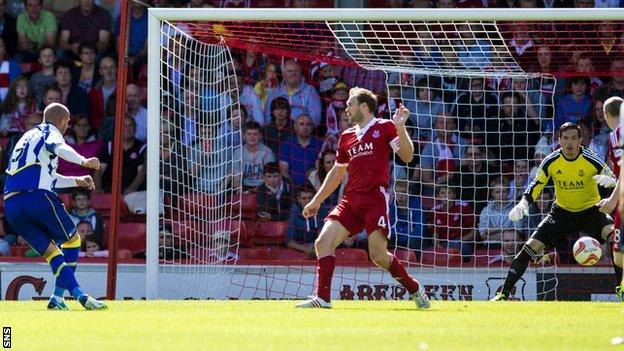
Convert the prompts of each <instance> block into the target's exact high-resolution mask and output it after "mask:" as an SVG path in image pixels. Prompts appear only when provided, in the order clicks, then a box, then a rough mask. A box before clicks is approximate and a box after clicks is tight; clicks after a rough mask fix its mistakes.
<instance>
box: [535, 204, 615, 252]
mask: <svg viewBox="0 0 624 351" xmlns="http://www.w3.org/2000/svg"><path fill="white" fill-rule="evenodd" d="M610 224H613V219H612V218H611V216H609V215H608V214H604V213H602V212H600V211H599V210H598V207H597V206H592V207H591V208H588V209H586V210H584V211H580V212H570V211H566V210H564V209H562V208H560V207H559V206H557V205H556V204H553V205H552V209H551V210H550V212H549V213H548V215H546V217H545V218H544V219H543V220H542V222H541V223H540V224H539V226H537V229H536V230H535V232H533V235H531V238H534V239H537V240H539V241H541V242H542V243H544V245H546V247H555V246H557V245H558V244H560V243H561V242H562V241H563V240H565V239H566V238H567V237H568V236H570V235H572V234H577V233H579V232H583V233H586V234H587V235H589V236H591V237H592V238H594V239H596V240H598V242H600V243H601V244H603V243H604V242H605V240H604V239H603V238H602V229H603V228H604V227H605V226H607V225H610Z"/></svg>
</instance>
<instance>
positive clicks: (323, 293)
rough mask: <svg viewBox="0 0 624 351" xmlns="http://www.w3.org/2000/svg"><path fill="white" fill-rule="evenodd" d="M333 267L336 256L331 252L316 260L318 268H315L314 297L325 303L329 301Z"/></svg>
mask: <svg viewBox="0 0 624 351" xmlns="http://www.w3.org/2000/svg"><path fill="white" fill-rule="evenodd" d="M335 267H336V255H335V254H334V253H333V252H331V253H328V254H325V255H324V256H322V257H320V258H319V259H318V267H317V268H316V277H317V280H318V282H317V283H318V285H317V286H316V296H318V297H320V298H321V299H323V300H325V301H327V302H329V301H330V300H331V281H332V277H333V276H334V268H335Z"/></svg>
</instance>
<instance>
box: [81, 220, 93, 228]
mask: <svg viewBox="0 0 624 351" xmlns="http://www.w3.org/2000/svg"><path fill="white" fill-rule="evenodd" d="M85 223H86V224H88V225H89V226H90V227H91V229H92V230H95V228H93V223H91V222H90V221H87V220H84V221H80V222H78V224H76V228H78V226H79V225H81V224H85Z"/></svg>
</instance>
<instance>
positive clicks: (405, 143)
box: [392, 104, 414, 163]
mask: <svg viewBox="0 0 624 351" xmlns="http://www.w3.org/2000/svg"><path fill="white" fill-rule="evenodd" d="M409 114H410V112H409V110H408V109H407V108H406V107H405V106H403V104H399V107H398V108H397V109H396V112H395V113H394V116H392V120H393V121H394V123H395V124H396V128H397V134H398V135H399V151H397V155H399V157H400V158H401V160H402V161H403V162H405V163H410V162H411V161H412V159H413V158H414V144H412V140H411V139H410V136H409V133H408V132H407V128H405V122H407V119H408V118H409Z"/></svg>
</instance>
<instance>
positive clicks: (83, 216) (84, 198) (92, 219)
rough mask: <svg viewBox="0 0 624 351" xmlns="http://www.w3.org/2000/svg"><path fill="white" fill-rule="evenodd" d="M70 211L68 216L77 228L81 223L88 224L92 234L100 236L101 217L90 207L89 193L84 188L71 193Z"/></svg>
mask: <svg viewBox="0 0 624 351" xmlns="http://www.w3.org/2000/svg"><path fill="white" fill-rule="evenodd" d="M71 197H72V209H71V211H70V212H69V216H70V217H71V219H72V220H73V221H74V224H76V226H78V224H80V223H81V222H88V223H89V224H90V225H91V229H92V231H93V232H94V233H96V234H98V235H101V234H102V227H103V221H102V217H100V215H99V214H98V213H97V212H96V211H95V210H94V209H93V208H92V207H91V193H90V192H89V190H87V189H85V188H76V189H75V190H74V191H73V192H72V195H71Z"/></svg>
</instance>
